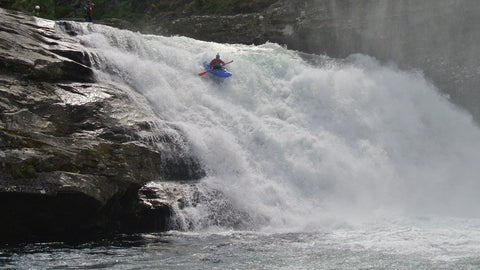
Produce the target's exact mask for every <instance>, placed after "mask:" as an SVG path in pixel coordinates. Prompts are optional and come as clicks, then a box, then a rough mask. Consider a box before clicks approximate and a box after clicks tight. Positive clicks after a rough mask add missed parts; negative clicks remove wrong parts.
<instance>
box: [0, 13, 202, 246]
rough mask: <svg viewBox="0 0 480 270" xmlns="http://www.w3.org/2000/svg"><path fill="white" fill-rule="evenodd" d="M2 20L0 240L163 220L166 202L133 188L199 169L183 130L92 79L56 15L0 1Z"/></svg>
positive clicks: (153, 225)
mask: <svg viewBox="0 0 480 270" xmlns="http://www.w3.org/2000/svg"><path fill="white" fill-rule="evenodd" d="M0 20H1V21H2V25H1V26H0V70H1V75H0V120H1V121H0V205H2V207H1V208H0V215H1V216H2V218H1V219H0V242H7V243H8V242H19V241H43V240H84V239H87V238H90V237H98V236H105V235H109V234H113V233H116V232H137V231H159V230H160V231H161V230H165V229H168V227H167V226H168V223H169V219H170V216H171V207H170V205H169V203H168V202H165V203H164V204H161V205H156V206H155V207H152V206H151V205H148V204H146V203H145V202H144V201H143V200H142V199H141V198H140V196H139V190H140V189H141V188H142V187H143V186H145V185H146V184H147V183H149V182H150V181H154V180H157V181H177V180H183V181H192V180H198V179H199V178H201V177H202V176H203V175H204V172H203V170H202V169H201V167H200V165H199V163H198V161H197V160H196V158H195V157H193V156H191V154H190V152H191V151H189V149H188V145H189V144H188V142H186V141H185V138H184V137H183V136H182V134H181V132H180V131H179V130H177V129H176V128H175V127H174V126H170V125H168V124H166V123H165V122H164V121H162V120H161V119H159V118H158V117H157V116H156V115H155V113H154V112H153V111H150V110H149V109H148V108H144V107H145V106H140V105H139V104H137V101H135V100H142V99H143V97H142V96H140V95H138V96H136V97H134V98H132V97H131V96H130V95H131V93H130V94H127V93H126V92H125V91H124V90H123V89H119V88H118V87H116V86H115V85H109V84H105V83H98V82H96V81H95V77H94V74H93V71H92V69H91V68H90V60H89V57H88V53H87V52H86V51H84V48H82V47H81V46H80V45H79V44H78V42H77V41H76V40H75V39H74V37H65V36H63V35H60V34H57V33H56V31H55V27H54V22H52V21H48V20H43V19H38V18H33V17H30V16H26V15H23V14H21V13H17V12H13V11H7V10H4V9H0ZM132 92H133V91H132ZM132 112H135V113H132ZM172 203H176V201H173V202H172Z"/></svg>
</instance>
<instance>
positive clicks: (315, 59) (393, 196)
mask: <svg viewBox="0 0 480 270" xmlns="http://www.w3.org/2000/svg"><path fill="white" fill-rule="evenodd" d="M72 27H74V28H76V30H75V31H77V32H78V34H79V35H78V38H79V39H80V40H81V42H82V43H84V44H85V45H86V46H87V47H89V48H90V49H91V51H92V55H95V58H96V63H95V65H96V68H97V69H98V76H99V78H100V79H102V80H115V81H117V82H121V83H124V84H126V85H128V86H130V87H131V88H132V89H134V90H135V91H138V92H140V93H142V94H143V95H144V96H145V97H146V98H147V100H148V101H149V104H141V105H142V106H151V107H152V108H153V110H154V111H155V112H156V113H157V114H159V115H160V116H161V117H162V118H164V119H165V120H167V121H169V122H170V123H172V124H174V125H175V126H177V127H178V128H179V129H181V130H182V131H183V132H184V133H185V134H186V135H187V137H188V138H189V140H190V143H191V144H192V149H193V150H192V151H194V152H195V154H196V155H197V156H199V157H200V159H201V161H202V163H203V166H204V167H205V169H206V171H207V176H206V177H205V179H202V181H201V183H200V184H199V187H198V188H199V190H200V192H201V194H204V196H200V197H201V198H204V200H203V201H200V202H198V203H195V206H193V204H192V206H191V207H188V204H187V207H186V208H184V209H183V210H179V211H180V212H179V213H177V214H178V215H182V218H183V219H188V220H189V222H190V223H192V222H193V223H194V224H193V226H190V227H191V228H196V229H199V228H202V227H205V226H207V227H208V226H213V225H221V226H225V227H229V226H233V227H235V226H238V225H239V224H241V226H240V227H241V228H248V229H253V228H254V229H255V230H260V231H316V230H322V229H323V228H324V227H325V226H328V225H329V224H331V223H332V222H333V223H334V224H336V223H337V222H350V221H354V220H358V219H369V218H372V217H376V218H378V217H384V216H386V215H388V216H416V215H420V216H426V215H446V216H470V217H478V216H479V214H480V212H479V211H478V209H477V207H476V205H477V204H478V203H479V200H480V199H479V198H480V196H479V195H480V182H479V181H478V176H479V175H480V167H479V166H478V165H477V162H478V160H480V152H478V149H480V129H479V128H478V127H477V126H476V125H475V124H474V123H473V121H472V119H471V117H470V116H469V115H467V114H466V113H464V112H463V111H462V110H461V109H459V108H456V107H454V106H453V105H451V104H450V103H449V101H448V98H446V97H443V96H442V95H440V94H439V93H438V91H437V90H436V89H435V87H434V86H433V85H432V84H431V83H430V82H429V81H428V80H426V79H425V78H424V77H423V75H422V73H421V72H418V71H401V70H399V69H397V68H395V67H394V66H382V65H380V64H379V63H378V62H377V61H376V60H375V59H372V58H370V57H368V56H364V55H352V56H350V57H349V58H347V59H343V60H335V59H328V58H327V57H320V56H308V57H305V56H302V55H301V54H299V53H297V52H294V51H289V50H287V49H286V48H283V47H281V46H278V45H276V44H265V45H262V46H245V45H228V44H216V43H211V42H202V41H197V40H193V39H189V38H184V37H161V36H149V35H141V34H139V33H132V32H129V31H122V30H116V29H114V28H110V27H105V26H101V25H92V24H75V23H72ZM217 52H218V53H220V54H221V56H222V58H223V59H224V60H234V62H233V63H232V64H230V65H229V69H230V70H231V71H232V73H233V74H234V75H233V77H231V78H229V79H226V80H217V79H215V78H212V77H210V76H209V75H206V76H202V77H201V76H198V75H197V74H198V73H199V72H202V71H203V70H202V66H201V63H202V62H203V61H208V60H210V58H212V57H213V56H214V55H215V54H216V53H217ZM218 194H222V195H221V196H217V195H218ZM212 211H221V213H212ZM240 213H242V214H240ZM244 213H247V214H248V215H244ZM219 215H222V216H223V217H222V218H221V220H222V222H218V218H219V217H218V216H219ZM212 217H214V219H215V220H214V221H211V222H208V220H209V219H212Z"/></svg>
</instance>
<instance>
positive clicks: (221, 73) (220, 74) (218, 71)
mask: <svg viewBox="0 0 480 270" xmlns="http://www.w3.org/2000/svg"><path fill="white" fill-rule="evenodd" d="M203 67H204V68H205V69H206V70H207V71H208V72H209V73H211V74H213V75H215V76H217V77H222V78H227V77H230V76H232V73H230V72H228V71H227V70H226V69H210V68H209V66H208V63H207V62H203Z"/></svg>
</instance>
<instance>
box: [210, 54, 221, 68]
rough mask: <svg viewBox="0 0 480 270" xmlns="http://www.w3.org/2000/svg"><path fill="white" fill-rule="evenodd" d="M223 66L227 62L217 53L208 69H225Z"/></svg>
mask: <svg viewBox="0 0 480 270" xmlns="http://www.w3.org/2000/svg"><path fill="white" fill-rule="evenodd" d="M223 66H225V62H223V61H222V59H220V54H218V53H217V55H216V56H215V58H214V59H213V60H212V61H211V62H210V65H208V67H209V68H210V69H214V70H215V69H223Z"/></svg>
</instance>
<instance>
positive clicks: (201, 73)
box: [198, 60, 233, 76]
mask: <svg viewBox="0 0 480 270" xmlns="http://www.w3.org/2000/svg"><path fill="white" fill-rule="evenodd" d="M232 62H233V60H232V61H230V62H227V63H225V65H224V66H226V65H228V64H230V63H232ZM207 72H208V70H207V71H204V72H200V73H198V76H203V75H205V74H207Z"/></svg>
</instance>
